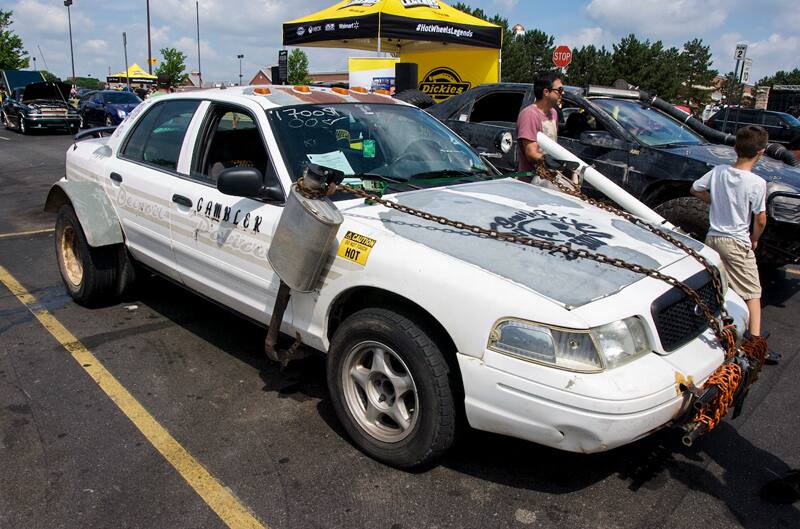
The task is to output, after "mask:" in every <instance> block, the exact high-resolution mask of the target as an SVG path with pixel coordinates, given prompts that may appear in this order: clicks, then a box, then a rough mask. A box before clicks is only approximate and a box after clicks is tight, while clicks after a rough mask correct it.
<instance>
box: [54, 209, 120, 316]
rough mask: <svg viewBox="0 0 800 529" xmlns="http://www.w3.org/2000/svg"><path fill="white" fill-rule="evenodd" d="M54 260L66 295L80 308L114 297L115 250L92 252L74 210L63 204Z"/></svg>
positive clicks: (115, 274)
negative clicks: (79, 305) (80, 306)
mask: <svg viewBox="0 0 800 529" xmlns="http://www.w3.org/2000/svg"><path fill="white" fill-rule="evenodd" d="M55 242H56V258H57V260H58V269H59V271H60V272H61V279H62V280H63V281H64V285H65V286H66V287H67V292H68V293H69V295H70V296H72V298H73V299H74V300H75V301H77V302H78V303H80V304H81V305H96V304H98V303H100V302H104V301H107V300H108V299H109V298H110V297H112V295H113V294H115V293H116V292H115V287H116V285H117V268H118V267H117V251H118V247H117V246H108V247H102V248H92V247H91V246H89V243H88V242H87V240H86V235H85V234H84V233H83V228H82V227H81V224H80V222H79V221H78V217H77V215H76V214H75V210H74V209H73V208H72V206H71V205H69V204H65V205H64V206H62V207H61V209H60V210H59V211H58V217H57V218H56V231H55Z"/></svg>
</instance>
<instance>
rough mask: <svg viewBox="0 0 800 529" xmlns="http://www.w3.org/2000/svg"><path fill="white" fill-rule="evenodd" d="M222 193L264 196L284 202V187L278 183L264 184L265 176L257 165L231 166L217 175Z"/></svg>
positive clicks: (241, 195) (235, 195)
mask: <svg viewBox="0 0 800 529" xmlns="http://www.w3.org/2000/svg"><path fill="white" fill-rule="evenodd" d="M217 189H218V190H219V192H220V193H223V194H225V195H231V196H234V197H248V198H263V199H265V200H270V201H279V202H283V200H284V199H285V196H284V194H283V189H281V187H280V186H279V185H277V184H275V185H269V186H265V185H264V176H263V175H262V174H261V171H259V170H258V169H256V168H255V167H229V168H227V169H224V170H223V171H222V172H221V173H219V175H218V176H217Z"/></svg>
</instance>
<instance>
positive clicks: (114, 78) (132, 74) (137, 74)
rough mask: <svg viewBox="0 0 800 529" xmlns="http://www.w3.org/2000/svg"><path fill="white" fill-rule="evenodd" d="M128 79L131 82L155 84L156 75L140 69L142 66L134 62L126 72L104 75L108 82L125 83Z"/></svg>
mask: <svg viewBox="0 0 800 529" xmlns="http://www.w3.org/2000/svg"><path fill="white" fill-rule="evenodd" d="M128 79H130V81H131V84H155V82H156V81H157V80H158V77H157V76H155V75H150V74H149V73H147V72H145V71H144V70H142V67H141V66H139V65H138V64H136V63H134V64H132V65H131V66H130V67H129V68H128V71H127V73H126V72H119V73H115V74H114V75H109V76H108V77H106V81H107V82H109V83H127V82H128Z"/></svg>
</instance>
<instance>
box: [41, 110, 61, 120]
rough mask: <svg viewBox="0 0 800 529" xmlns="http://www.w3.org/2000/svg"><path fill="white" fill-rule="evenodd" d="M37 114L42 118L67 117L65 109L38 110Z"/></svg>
mask: <svg viewBox="0 0 800 529" xmlns="http://www.w3.org/2000/svg"><path fill="white" fill-rule="evenodd" d="M39 114H40V115H41V116H42V117H43V118H63V117H66V115H67V109H66V108H40V109H39Z"/></svg>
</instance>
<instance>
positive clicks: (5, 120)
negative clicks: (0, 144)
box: [0, 111, 11, 129]
mask: <svg viewBox="0 0 800 529" xmlns="http://www.w3.org/2000/svg"><path fill="white" fill-rule="evenodd" d="M0 121H2V122H3V127H4V128H6V129H10V128H11V123H9V122H8V117H7V116H6V113H5V112H3V111H0Z"/></svg>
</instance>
